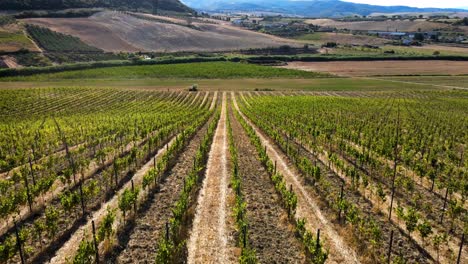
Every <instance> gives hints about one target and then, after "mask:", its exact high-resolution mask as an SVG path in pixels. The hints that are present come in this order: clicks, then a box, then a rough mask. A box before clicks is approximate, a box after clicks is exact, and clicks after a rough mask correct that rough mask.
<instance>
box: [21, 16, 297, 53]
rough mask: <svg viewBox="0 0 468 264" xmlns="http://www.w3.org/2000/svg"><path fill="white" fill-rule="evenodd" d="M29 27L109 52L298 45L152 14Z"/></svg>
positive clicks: (226, 25) (38, 21)
mask: <svg viewBox="0 0 468 264" xmlns="http://www.w3.org/2000/svg"><path fill="white" fill-rule="evenodd" d="M22 21H24V22H26V23H28V24H35V25H38V26H42V27H46V28H50V29H52V30H54V31H57V32H60V33H64V34H69V35H72V36H75V37H79V38H80V39H81V40H83V41H84V42H85V43H87V44H89V45H91V46H94V47H97V48H100V49H102V50H105V51H112V52H119V51H129V52H136V51H157V52H178V51H230V50H239V49H248V48H267V47H274V46H280V45H286V44H289V45H294V44H295V42H294V41H292V40H286V39H282V38H278V37H275V36H271V35H266V34H261V33H257V32H253V31H248V30H243V29H240V28H237V27H233V26H230V25H229V23H222V22H219V23H215V22H212V21H211V22H209V23H208V22H207V23H205V22H203V21H199V20H197V21H193V22H192V21H190V22H188V21H187V20H184V19H175V18H168V17H162V16H154V15H149V14H136V13H122V12H113V11H106V12H100V13H97V14H95V15H93V16H91V17H86V18H31V19H24V20H22Z"/></svg>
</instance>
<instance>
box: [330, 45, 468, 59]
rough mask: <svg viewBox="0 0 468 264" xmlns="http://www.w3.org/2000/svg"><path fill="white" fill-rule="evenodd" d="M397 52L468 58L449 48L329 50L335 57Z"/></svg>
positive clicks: (356, 48) (460, 52)
mask: <svg viewBox="0 0 468 264" xmlns="http://www.w3.org/2000/svg"><path fill="white" fill-rule="evenodd" d="M389 51H392V52H395V53H394V54H392V55H400V56H401V55H404V56H432V55H433V54H434V52H436V51H438V52H439V55H442V56H468V52H462V51H459V50H454V49H450V48H449V47H438V48H436V47H424V48H423V47H406V46H390V45H385V46H382V47H381V48H379V49H373V48H366V47H344V46H340V47H338V48H334V49H328V53H329V54H335V55H361V56H363V55H368V56H373V55H384V54H385V52H389Z"/></svg>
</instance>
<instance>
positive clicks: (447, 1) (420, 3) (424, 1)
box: [342, 0, 468, 8]
mask: <svg viewBox="0 0 468 264" xmlns="http://www.w3.org/2000/svg"><path fill="white" fill-rule="evenodd" d="M342 1H346V2H353V3H361V4H371V5H383V6H391V5H403V6H412V7H439V8H455V7H468V1H466V2H465V1H464V0H443V1H442V0H412V1H408V0H342Z"/></svg>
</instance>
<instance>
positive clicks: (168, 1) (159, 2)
mask: <svg viewBox="0 0 468 264" xmlns="http://www.w3.org/2000/svg"><path fill="white" fill-rule="evenodd" d="M153 6H158V9H160V10H166V11H174V12H191V11H192V9H190V8H189V7H187V6H186V5H184V4H182V3H181V2H180V1H179V0H112V1H111V0H29V1H27V0H26V1H25V0H0V10H51V9H52V10H58V9H67V8H95V7H108V8H121V9H146V10H152V9H153Z"/></svg>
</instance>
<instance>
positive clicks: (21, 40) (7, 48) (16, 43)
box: [0, 28, 37, 52]
mask: <svg viewBox="0 0 468 264" xmlns="http://www.w3.org/2000/svg"><path fill="white" fill-rule="evenodd" d="M20 49H29V50H37V49H36V47H35V46H34V44H33V43H32V42H31V40H30V39H28V38H27V37H26V35H25V34H24V33H23V31H21V30H18V29H10V28H9V29H6V28H0V51H4V52H15V51H18V50H20Z"/></svg>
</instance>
